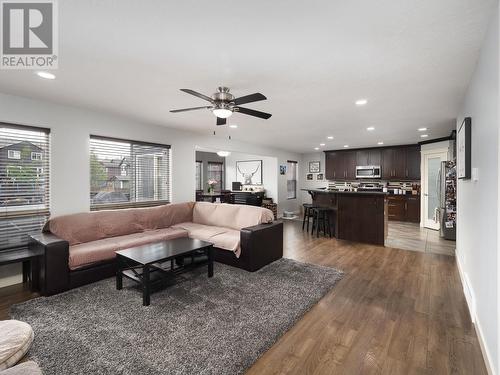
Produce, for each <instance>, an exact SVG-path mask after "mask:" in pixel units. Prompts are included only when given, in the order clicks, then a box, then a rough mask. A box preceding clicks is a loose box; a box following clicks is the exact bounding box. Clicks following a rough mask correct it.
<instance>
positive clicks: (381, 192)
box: [301, 189, 389, 195]
mask: <svg viewBox="0 0 500 375" xmlns="http://www.w3.org/2000/svg"><path fill="white" fill-rule="evenodd" d="M301 190H303V191H307V192H314V193H325V194H352V195H356V194H358V195H389V193H384V192H383V191H338V190H329V189H301Z"/></svg>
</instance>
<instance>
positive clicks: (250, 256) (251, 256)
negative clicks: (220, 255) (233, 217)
mask: <svg viewBox="0 0 500 375" xmlns="http://www.w3.org/2000/svg"><path fill="white" fill-rule="evenodd" d="M240 239H241V256H240V260H241V261H242V262H243V263H244V264H245V269H247V270H249V271H257V270H258V269H259V268H262V267H263V266H265V265H266V264H269V263H271V262H274V261H275V260H278V259H280V258H282V257H283V222H282V221H280V220H278V221H274V222H272V223H269V224H259V225H255V226H252V227H247V228H243V229H241V231H240Z"/></svg>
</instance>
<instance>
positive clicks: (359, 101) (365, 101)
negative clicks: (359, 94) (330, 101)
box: [355, 99, 368, 105]
mask: <svg viewBox="0 0 500 375" xmlns="http://www.w3.org/2000/svg"><path fill="white" fill-rule="evenodd" d="M355 103H356V105H365V104H366V103H368V100H366V99H359V100H356V102H355Z"/></svg>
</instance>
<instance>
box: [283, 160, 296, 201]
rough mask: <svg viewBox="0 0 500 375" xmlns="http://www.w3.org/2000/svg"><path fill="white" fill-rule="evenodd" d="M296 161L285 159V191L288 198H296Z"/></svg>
mask: <svg viewBox="0 0 500 375" xmlns="http://www.w3.org/2000/svg"><path fill="white" fill-rule="evenodd" d="M297 174H298V173H297V162H296V161H291V160H288V161H287V170H286V191H287V198H288V199H296V198H297Z"/></svg>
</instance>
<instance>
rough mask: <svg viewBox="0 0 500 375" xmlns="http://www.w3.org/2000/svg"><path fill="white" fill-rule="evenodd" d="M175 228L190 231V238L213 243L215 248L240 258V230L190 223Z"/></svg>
mask: <svg viewBox="0 0 500 375" xmlns="http://www.w3.org/2000/svg"><path fill="white" fill-rule="evenodd" d="M174 228H182V229H184V230H186V231H188V234H189V237H190V238H196V239H198V240H202V241H208V242H212V243H213V244H214V246H215V247H218V248H219V249H224V250H229V251H233V252H234V253H235V254H236V257H238V258H239V256H240V231H239V230H236V229H230V228H221V227H215V226H211V225H203V224H197V223H189V222H188V223H181V224H177V225H175V226H174Z"/></svg>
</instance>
